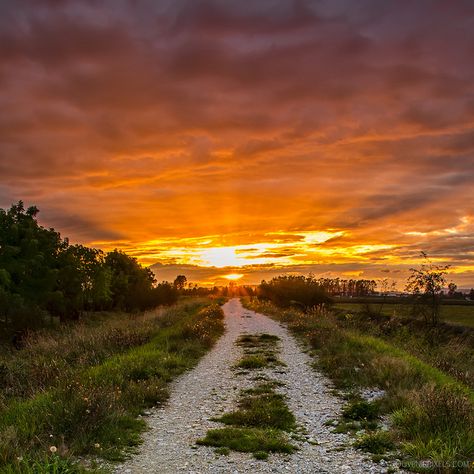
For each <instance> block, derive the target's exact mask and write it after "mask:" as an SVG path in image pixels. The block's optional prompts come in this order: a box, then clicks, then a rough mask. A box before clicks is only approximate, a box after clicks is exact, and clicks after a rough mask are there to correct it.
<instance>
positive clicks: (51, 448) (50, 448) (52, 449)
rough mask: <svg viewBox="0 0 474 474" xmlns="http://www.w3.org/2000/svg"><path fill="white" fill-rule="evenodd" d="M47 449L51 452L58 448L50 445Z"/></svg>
mask: <svg viewBox="0 0 474 474" xmlns="http://www.w3.org/2000/svg"><path fill="white" fill-rule="evenodd" d="M49 450H50V451H51V452H52V453H55V452H56V451H57V450H58V448H57V447H56V446H50V447H49Z"/></svg>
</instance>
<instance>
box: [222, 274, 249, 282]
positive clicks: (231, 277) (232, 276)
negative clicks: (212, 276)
mask: <svg viewBox="0 0 474 474" xmlns="http://www.w3.org/2000/svg"><path fill="white" fill-rule="evenodd" d="M222 276H223V277H224V278H226V279H227V280H232V281H236V280H240V279H241V278H242V277H243V276H244V275H243V273H229V274H228V275H222Z"/></svg>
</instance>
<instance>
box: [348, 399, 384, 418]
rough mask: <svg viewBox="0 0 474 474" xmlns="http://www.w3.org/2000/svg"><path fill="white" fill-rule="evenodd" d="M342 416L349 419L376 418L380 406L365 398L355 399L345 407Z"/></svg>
mask: <svg viewBox="0 0 474 474" xmlns="http://www.w3.org/2000/svg"><path fill="white" fill-rule="evenodd" d="M342 416H343V417H344V418H346V419H348V420H359V421H360V420H376V419H377V418H378V406H377V405H376V404H375V403H370V402H367V401H365V400H360V401H354V402H352V403H349V404H348V405H346V406H345V407H344V410H343V412H342Z"/></svg>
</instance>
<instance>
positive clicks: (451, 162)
mask: <svg viewBox="0 0 474 474" xmlns="http://www.w3.org/2000/svg"><path fill="white" fill-rule="evenodd" d="M0 6H1V8H2V15H1V18H0V58H1V59H0V107H1V110H2V114H1V115H0V204H1V205H2V206H8V205H9V204H10V203H11V202H13V201H15V200H18V199H23V200H25V201H26V202H27V203H28V204H30V203H34V204H36V205H38V206H39V207H40V209H41V210H42V212H41V214H40V215H41V219H42V222H43V223H45V224H46V225H52V226H54V227H56V228H58V229H60V230H62V231H63V233H64V234H66V235H69V236H70V237H71V238H72V239H73V240H78V241H81V242H85V243H89V244H94V245H99V246H102V247H104V248H113V247H115V246H120V247H123V248H126V249H129V250H130V251H132V252H134V253H135V254H136V255H137V256H139V257H141V258H142V260H143V261H144V262H147V263H153V262H155V261H159V262H161V263H164V264H170V265H180V264H184V265H209V264H213V263H215V262H211V263H209V261H207V262H206V261H205V258H203V253H204V254H205V252H206V250H205V249H206V248H207V249H209V248H211V249H212V248H218V247H221V246H224V247H232V248H234V250H233V251H236V252H237V253H238V252H239V251H241V252H242V251H243V252H244V253H245V248H246V247H245V246H247V248H248V249H251V248H257V249H258V252H253V253H252V252H250V254H249V252H248V251H247V253H246V254H245V255H246V257H245V258H247V257H248V259H247V260H248V264H249V265H251V266H250V267H249V268H248V269H249V272H250V273H249V276H248V275H246V278H248V281H258V280H259V279H260V277H261V276H262V275H264V272H263V271H262V269H261V267H257V266H255V259H258V258H260V260H258V261H259V262H260V263H261V264H264V265H267V266H268V265H272V266H273V267H275V268H276V269H277V270H275V271H280V269H281V268H283V267H284V268H285V269H286V270H294V271H300V270H302V269H304V270H305V271H310V270H311V269H313V270H314V271H327V270H324V269H325V268H326V266H327V265H332V266H333V267H331V268H334V272H335V273H337V272H347V271H354V272H360V271H362V272H364V271H365V274H364V275H370V274H373V275H379V274H380V272H381V271H382V270H384V271H385V270H390V269H391V268H392V269H397V268H398V269H400V268H401V269H403V268H406V267H408V266H410V264H411V262H413V261H414V260H413V259H414V258H415V257H416V255H418V254H419V252H420V250H425V251H427V252H428V253H429V254H430V255H432V256H433V257H434V258H435V259H439V260H440V261H445V262H448V263H451V264H452V265H453V268H454V270H455V271H456V278H458V281H459V282H460V283H461V284H474V278H473V276H472V271H473V270H474V264H473V263H472V258H473V256H474V254H473V250H472V249H473V248H474V247H473V244H474V236H473V230H474V206H473V202H474V200H473V198H474V186H473V184H474V157H473V154H474V63H473V61H472V57H474V5H473V4H472V2H471V1H470V0H466V1H462V0H459V1H456V2H442V1H432V0H426V1H424V0H421V1H418V2H408V1H395V0H394V1H386V2H379V1H377V0H361V1H358V2H353V1H348V0H331V1H329V0H326V1H324V0H321V1H304V0H295V1H287V0H260V1H258V2H247V3H245V4H243V3H241V2H240V3H239V2H232V1H204V0H202V1H201V0H189V1H184V0H174V1H172V0H162V1H151V0H150V1H146V0H142V1H132V0H129V1H127V0H121V1H120V0H116V1H109V2H107V1H103V2H98V1H95V0H88V1H72V0H71V1H67V0H55V1H53V0H50V1H47V0H42V1H38V0H35V1H33V0H31V1H27V0H15V1H13V0H10V1H8V0H7V1H2V2H0ZM305 232H306V233H308V232H309V233H311V232H312V233H315V232H328V233H330V234H331V235H333V234H334V235H333V238H330V239H328V240H327V241H324V242H308V241H306V240H305V237H304V235H303V234H304V233H305ZM292 236H293V237H292ZM295 236H296V237H295ZM283 243H284V245H283ZM242 246H243V247H242ZM208 252H209V250H208ZM262 258H263V260H262ZM252 260H253V262H252ZM240 262H241V263H242V264H245V263H247V261H246V260H244V261H243V262H242V261H240ZM262 262H263V263H262ZM338 265H342V266H341V267H338ZM351 265H352V267H351ZM302 266H303V267H302ZM334 266H335V267H334ZM217 272H219V270H217ZM215 274H216V272H215V271H214V270H212V271H211V270H209V272H208V274H207V275H208V276H209V278H211V279H212V278H213V275H215ZM200 278H201V280H200V281H204V280H206V278H204V277H202V276H201V277H200ZM206 281H207V280H206Z"/></svg>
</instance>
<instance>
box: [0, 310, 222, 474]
mask: <svg viewBox="0 0 474 474" xmlns="http://www.w3.org/2000/svg"><path fill="white" fill-rule="evenodd" d="M170 311H172V318H169V326H167V327H164V328H162V329H161V330H159V331H157V333H156V334H155V336H154V337H153V338H152V339H151V340H150V342H148V343H146V344H144V345H142V346H139V347H136V348H133V349H131V350H129V351H128V352H126V353H124V354H120V355H117V356H114V357H111V358H109V359H107V360H106V361H105V362H103V363H102V364H100V365H97V366H95V367H91V368H89V369H86V370H83V371H77V372H76V373H74V374H73V376H71V377H69V379H68V380H65V381H63V382H62V383H60V384H59V385H58V386H57V387H54V388H52V389H50V390H47V391H45V392H43V393H40V394H38V395H37V396H35V397H33V398H31V399H29V400H26V401H21V400H20V401H17V402H15V403H13V404H11V405H9V406H8V407H7V409H6V410H5V411H4V412H3V414H2V416H1V418H0V466H2V467H1V469H2V472H9V473H21V474H23V473H29V472H42V471H41V469H39V468H38V469H36V471H35V470H29V467H30V466H33V464H34V463H35V462H38V463H40V464H39V465H41V463H42V465H45V463H47V462H52V461H51V460H53V461H54V459H55V457H56V456H60V457H61V458H65V459H72V458H73V457H75V456H77V455H85V454H87V455H96V456H99V457H101V458H105V459H109V460H121V459H123V454H122V453H123V450H124V449H126V448H130V447H132V446H134V445H136V444H138V443H139V441H140V439H139V434H140V432H141V431H142V430H143V429H144V428H145V423H144V421H143V420H141V419H138V418H137V416H138V415H139V414H140V413H141V412H142V411H143V410H144V409H145V408H147V407H150V406H153V405H155V404H157V403H160V402H162V401H164V400H165V399H166V398H167V396H168V392H167V388H166V385H167V383H168V382H169V381H171V380H172V379H174V378H175V377H176V376H178V375H179V374H181V373H183V372H184V371H185V370H187V369H189V368H191V367H193V366H194V365H195V364H196V363H197V361H198V360H199V358H200V357H201V356H202V355H204V353H205V352H206V351H207V350H208V349H209V348H210V347H211V346H212V345H213V343H214V342H215V340H216V339H217V338H218V337H219V336H220V335H221V334H222V332H223V329H224V325H223V317H224V316H223V312H222V309H221V308H220V307H219V306H217V305H213V306H209V305H208V306H206V307H203V303H202V302H199V303H196V304H187V305H184V306H181V307H178V308H177V309H171V310H170ZM22 458H23V459H22ZM64 462H68V461H64ZM67 465H68V466H69V469H70V470H65V469H66V468H65V467H64V466H63V467H62V468H61V469H60V470H58V471H57V472H64V473H66V472H72V473H75V472H80V468H79V467H77V465H75V464H74V463H72V462H69V463H68V464H67ZM44 472H54V471H44Z"/></svg>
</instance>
